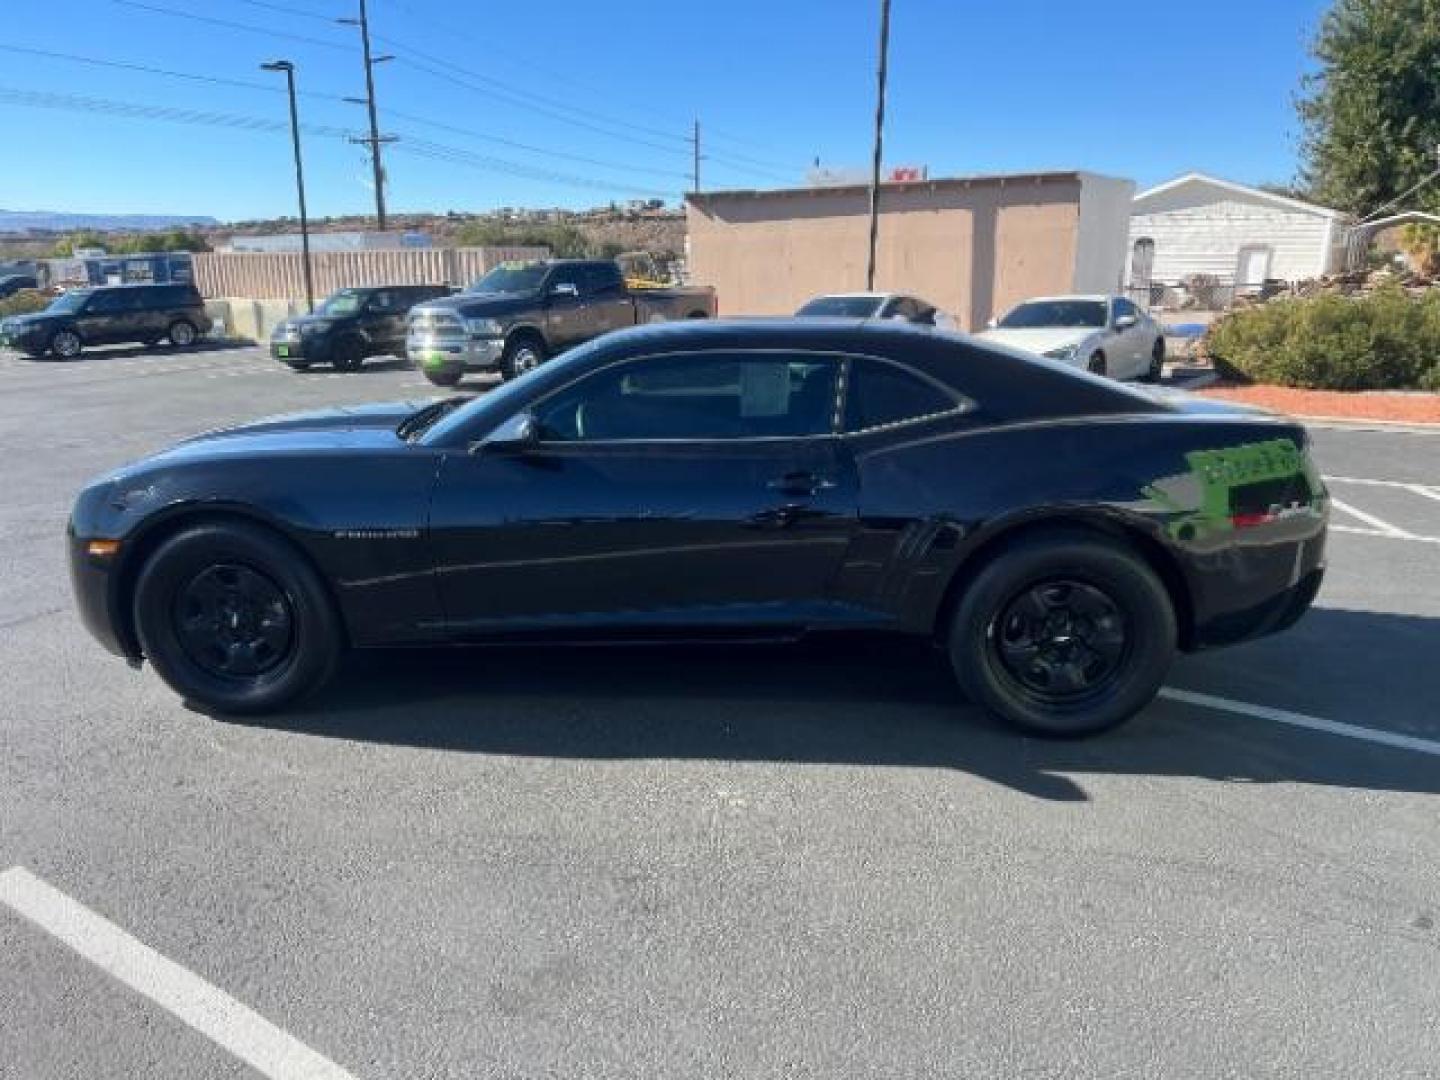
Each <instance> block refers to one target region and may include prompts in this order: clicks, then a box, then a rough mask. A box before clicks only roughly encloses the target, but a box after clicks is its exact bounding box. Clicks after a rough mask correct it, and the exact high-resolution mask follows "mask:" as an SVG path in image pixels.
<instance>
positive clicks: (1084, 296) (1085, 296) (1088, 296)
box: [1015, 293, 1116, 307]
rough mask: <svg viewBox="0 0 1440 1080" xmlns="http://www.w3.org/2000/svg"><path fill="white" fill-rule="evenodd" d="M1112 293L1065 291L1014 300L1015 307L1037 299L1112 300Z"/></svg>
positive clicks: (1113, 297) (1047, 300)
mask: <svg viewBox="0 0 1440 1080" xmlns="http://www.w3.org/2000/svg"><path fill="white" fill-rule="evenodd" d="M1114 299H1116V297H1115V295H1114V294H1113V293H1066V294H1065V295H1063V296H1027V297H1026V298H1025V299H1024V300H1019V301H1017V302H1016V305H1015V306H1016V307H1019V306H1020V305H1021V304H1033V303H1035V302H1036V301H1037V300H1044V301H1046V302H1047V303H1048V302H1051V301H1057V300H1114Z"/></svg>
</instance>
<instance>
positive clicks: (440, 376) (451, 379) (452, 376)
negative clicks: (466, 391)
mask: <svg viewBox="0 0 1440 1080" xmlns="http://www.w3.org/2000/svg"><path fill="white" fill-rule="evenodd" d="M425 378H427V379H429V380H430V382H431V383H433V384H434V385H435V386H447V387H448V386H458V385H459V384H460V378H461V372H458V371H431V370H430V369H429V368H426V369H425Z"/></svg>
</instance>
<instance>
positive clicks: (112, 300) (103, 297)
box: [85, 289, 140, 315]
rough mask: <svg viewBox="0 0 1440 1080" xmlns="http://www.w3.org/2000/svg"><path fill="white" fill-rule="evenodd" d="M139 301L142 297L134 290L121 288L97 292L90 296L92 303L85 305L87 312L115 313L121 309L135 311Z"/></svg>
mask: <svg viewBox="0 0 1440 1080" xmlns="http://www.w3.org/2000/svg"><path fill="white" fill-rule="evenodd" d="M139 301H140V297H138V296H137V295H135V294H134V293H133V292H128V291H125V290H121V289H114V290H106V291H105V292H97V293H96V294H95V295H94V296H92V297H91V298H90V303H88V304H86V305H85V314H87V315H114V314H117V313H119V312H121V311H134V310H135V309H136V307H137V305H138V304H139Z"/></svg>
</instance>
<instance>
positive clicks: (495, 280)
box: [465, 263, 548, 293]
mask: <svg viewBox="0 0 1440 1080" xmlns="http://www.w3.org/2000/svg"><path fill="white" fill-rule="evenodd" d="M547 269H548V268H547V267H546V265H545V264H544V263H509V264H506V265H504V266H497V267H496V268H495V269H494V270H491V271H490V272H489V273H488V274H486V275H485V276H484V277H482V278H480V279H479V280H477V281H475V282H473V283H472V284H471V285H470V287H469V288H468V289H466V290H465V291H466V292H472V293H486V292H506V293H524V292H534V291H535V290H536V289H538V288H540V282H541V281H543V280H544V279H545V271H546V270H547Z"/></svg>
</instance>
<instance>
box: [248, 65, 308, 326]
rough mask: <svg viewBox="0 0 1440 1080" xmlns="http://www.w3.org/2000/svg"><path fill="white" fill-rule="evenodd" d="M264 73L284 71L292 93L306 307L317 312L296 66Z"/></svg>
mask: <svg viewBox="0 0 1440 1080" xmlns="http://www.w3.org/2000/svg"><path fill="white" fill-rule="evenodd" d="M260 67H261V70H263V71H283V72H284V73H285V85H286V87H287V88H288V89H289V91H290V140H291V142H292V143H293V144H294V146H295V189H296V191H297V192H298V193H299V195H300V250H301V253H302V259H303V262H304V266H305V305H306V307H307V308H309V310H310V311H311V312H313V311H314V310H315V279H314V276H313V275H312V274H311V271H310V218H309V216H308V215H307V214H306V212H305V167H304V165H303V164H302V163H301V160H300V110H299V108H298V107H297V106H296V104H295V65H294V64H292V63H291V62H290V61H289V60H271V61H270V62H269V63H266V64H261V65H260Z"/></svg>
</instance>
